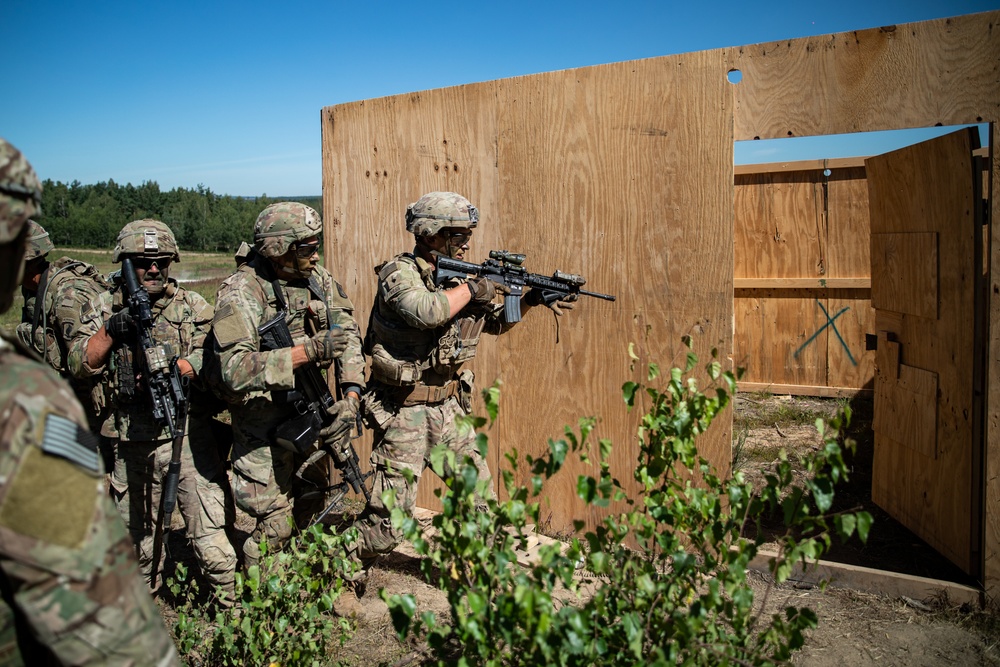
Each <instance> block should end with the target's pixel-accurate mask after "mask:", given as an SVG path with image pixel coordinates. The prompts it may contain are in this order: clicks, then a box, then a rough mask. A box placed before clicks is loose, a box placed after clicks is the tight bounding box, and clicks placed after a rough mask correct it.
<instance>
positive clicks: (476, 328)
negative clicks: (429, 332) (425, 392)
mask: <svg viewBox="0 0 1000 667" xmlns="http://www.w3.org/2000/svg"><path fill="white" fill-rule="evenodd" d="M485 326H486V320H484V319H482V318H471V317H461V318H458V319H457V320H455V321H453V322H452V323H451V324H450V325H449V326H448V327H447V328H446V329H445V331H444V333H443V334H442V335H441V337H440V338H439V339H438V342H437V346H436V348H435V350H434V355H433V357H432V358H431V367H432V368H433V369H434V370H435V372H437V373H440V374H442V375H449V374H450V373H452V372H453V371H454V369H455V368H457V367H458V366H461V365H462V364H463V363H465V362H466V361H468V360H469V359H472V358H473V357H474V356H476V348H477V347H478V346H479V338H480V336H482V333H483V328H484V327H485Z"/></svg>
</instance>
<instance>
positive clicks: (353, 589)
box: [333, 578, 366, 619]
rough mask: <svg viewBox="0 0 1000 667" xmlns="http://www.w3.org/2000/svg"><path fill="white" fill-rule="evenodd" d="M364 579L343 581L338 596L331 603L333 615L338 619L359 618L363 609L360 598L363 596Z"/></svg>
mask: <svg viewBox="0 0 1000 667" xmlns="http://www.w3.org/2000/svg"><path fill="white" fill-rule="evenodd" d="M365 588H366V586H365V580H364V578H362V579H359V580H357V581H345V582H344V587H343V588H342V589H341V591H340V595H339V596H338V597H337V599H336V600H334V601H333V613H334V614H336V615H337V616H339V617H340V618H355V619H357V618H361V617H362V616H364V607H363V606H362V604H361V598H363V597H364V595H365Z"/></svg>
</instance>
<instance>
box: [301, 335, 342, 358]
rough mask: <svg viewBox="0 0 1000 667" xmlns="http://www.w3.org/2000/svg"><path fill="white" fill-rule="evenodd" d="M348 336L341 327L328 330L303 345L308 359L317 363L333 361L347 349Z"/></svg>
mask: <svg viewBox="0 0 1000 667" xmlns="http://www.w3.org/2000/svg"><path fill="white" fill-rule="evenodd" d="M347 340H348V339H347V334H346V333H344V330H343V329H341V328H340V327H334V328H333V329H326V330H324V331H320V332H319V333H318V334H316V335H315V336H313V337H312V338H310V339H309V340H307V341H306V342H305V343H303V345H302V346H303V347H304V348H305V351H306V357H307V358H308V359H309V361H311V362H313V363H315V362H319V361H333V360H334V359H336V358H337V357H339V356H340V355H341V354H343V352H344V350H345V349H347Z"/></svg>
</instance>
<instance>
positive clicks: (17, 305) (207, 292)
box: [0, 248, 236, 331]
mask: <svg viewBox="0 0 1000 667" xmlns="http://www.w3.org/2000/svg"><path fill="white" fill-rule="evenodd" d="M63 256H66V257H72V258H73V259H75V260H78V261H81V262H87V263H88V264H93V265H94V266H96V267H97V269H98V270H99V271H100V272H101V273H103V274H104V275H107V274H109V273H111V272H112V271H116V270H117V269H118V268H119V265H118V264H115V263H113V262H112V261H111V251H110V250H87V249H83V248H57V249H56V251H55V252H52V253H49V259H50V260H55V259H58V258H59V257H63ZM235 268H236V263H235V261H234V260H233V256H232V255H229V254H225V253H218V252H186V251H184V252H181V261H180V262H177V263H174V264H172V265H171V266H170V277H171V278H173V279H175V280H177V281H178V282H179V283H180V284H181V285H182V286H183V287H184V288H185V289H189V290H193V291H195V292H197V293H198V294H201V295H202V296H203V297H205V298H206V299H208V302H209V303H212V304H214V303H215V291H216V290H217V289H218V287H219V283H221V282H222V281H223V280H224V279H225V278H226V276H228V275H229V274H230V273H232V272H233V270H234V269H235ZM22 304H23V300H22V299H21V293H20V290H18V293H17V295H16V296H15V299H14V306H13V307H12V308H11V309H10V310H8V311H7V312H6V313H3V314H2V315H0V327H3V328H4V329H5V330H7V331H13V329H14V327H15V326H17V323H18V322H20V320H21V306H22Z"/></svg>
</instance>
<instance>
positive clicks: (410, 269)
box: [378, 255, 451, 329]
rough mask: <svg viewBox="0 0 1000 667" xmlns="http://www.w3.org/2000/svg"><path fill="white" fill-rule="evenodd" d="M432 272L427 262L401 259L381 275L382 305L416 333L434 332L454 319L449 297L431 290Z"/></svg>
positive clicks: (406, 257)
mask: <svg viewBox="0 0 1000 667" xmlns="http://www.w3.org/2000/svg"><path fill="white" fill-rule="evenodd" d="M386 269H388V270H386ZM433 272H434V269H433V267H431V265H430V264H428V263H427V262H425V261H424V260H422V259H419V258H416V259H414V258H412V257H409V256H405V255H401V256H399V257H397V258H396V259H395V260H393V262H392V264H391V265H387V266H386V267H385V268H384V269H383V270H382V272H381V273H380V274H379V283H378V289H379V295H380V296H381V298H382V301H383V303H385V305H386V306H388V307H389V308H390V309H392V310H393V311H394V312H395V313H397V314H398V315H399V317H400V318H401V319H402V320H403V321H404V322H406V323H407V324H408V325H410V326H411V327H414V328H415V329H435V328H437V327H439V326H441V325H443V324H447V323H448V320H450V319H451V317H450V307H449V306H448V297H447V296H445V295H444V293H443V292H441V291H437V290H433V289H431V287H430V286H432V285H433V278H432V276H433ZM428 281H430V282H428Z"/></svg>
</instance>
